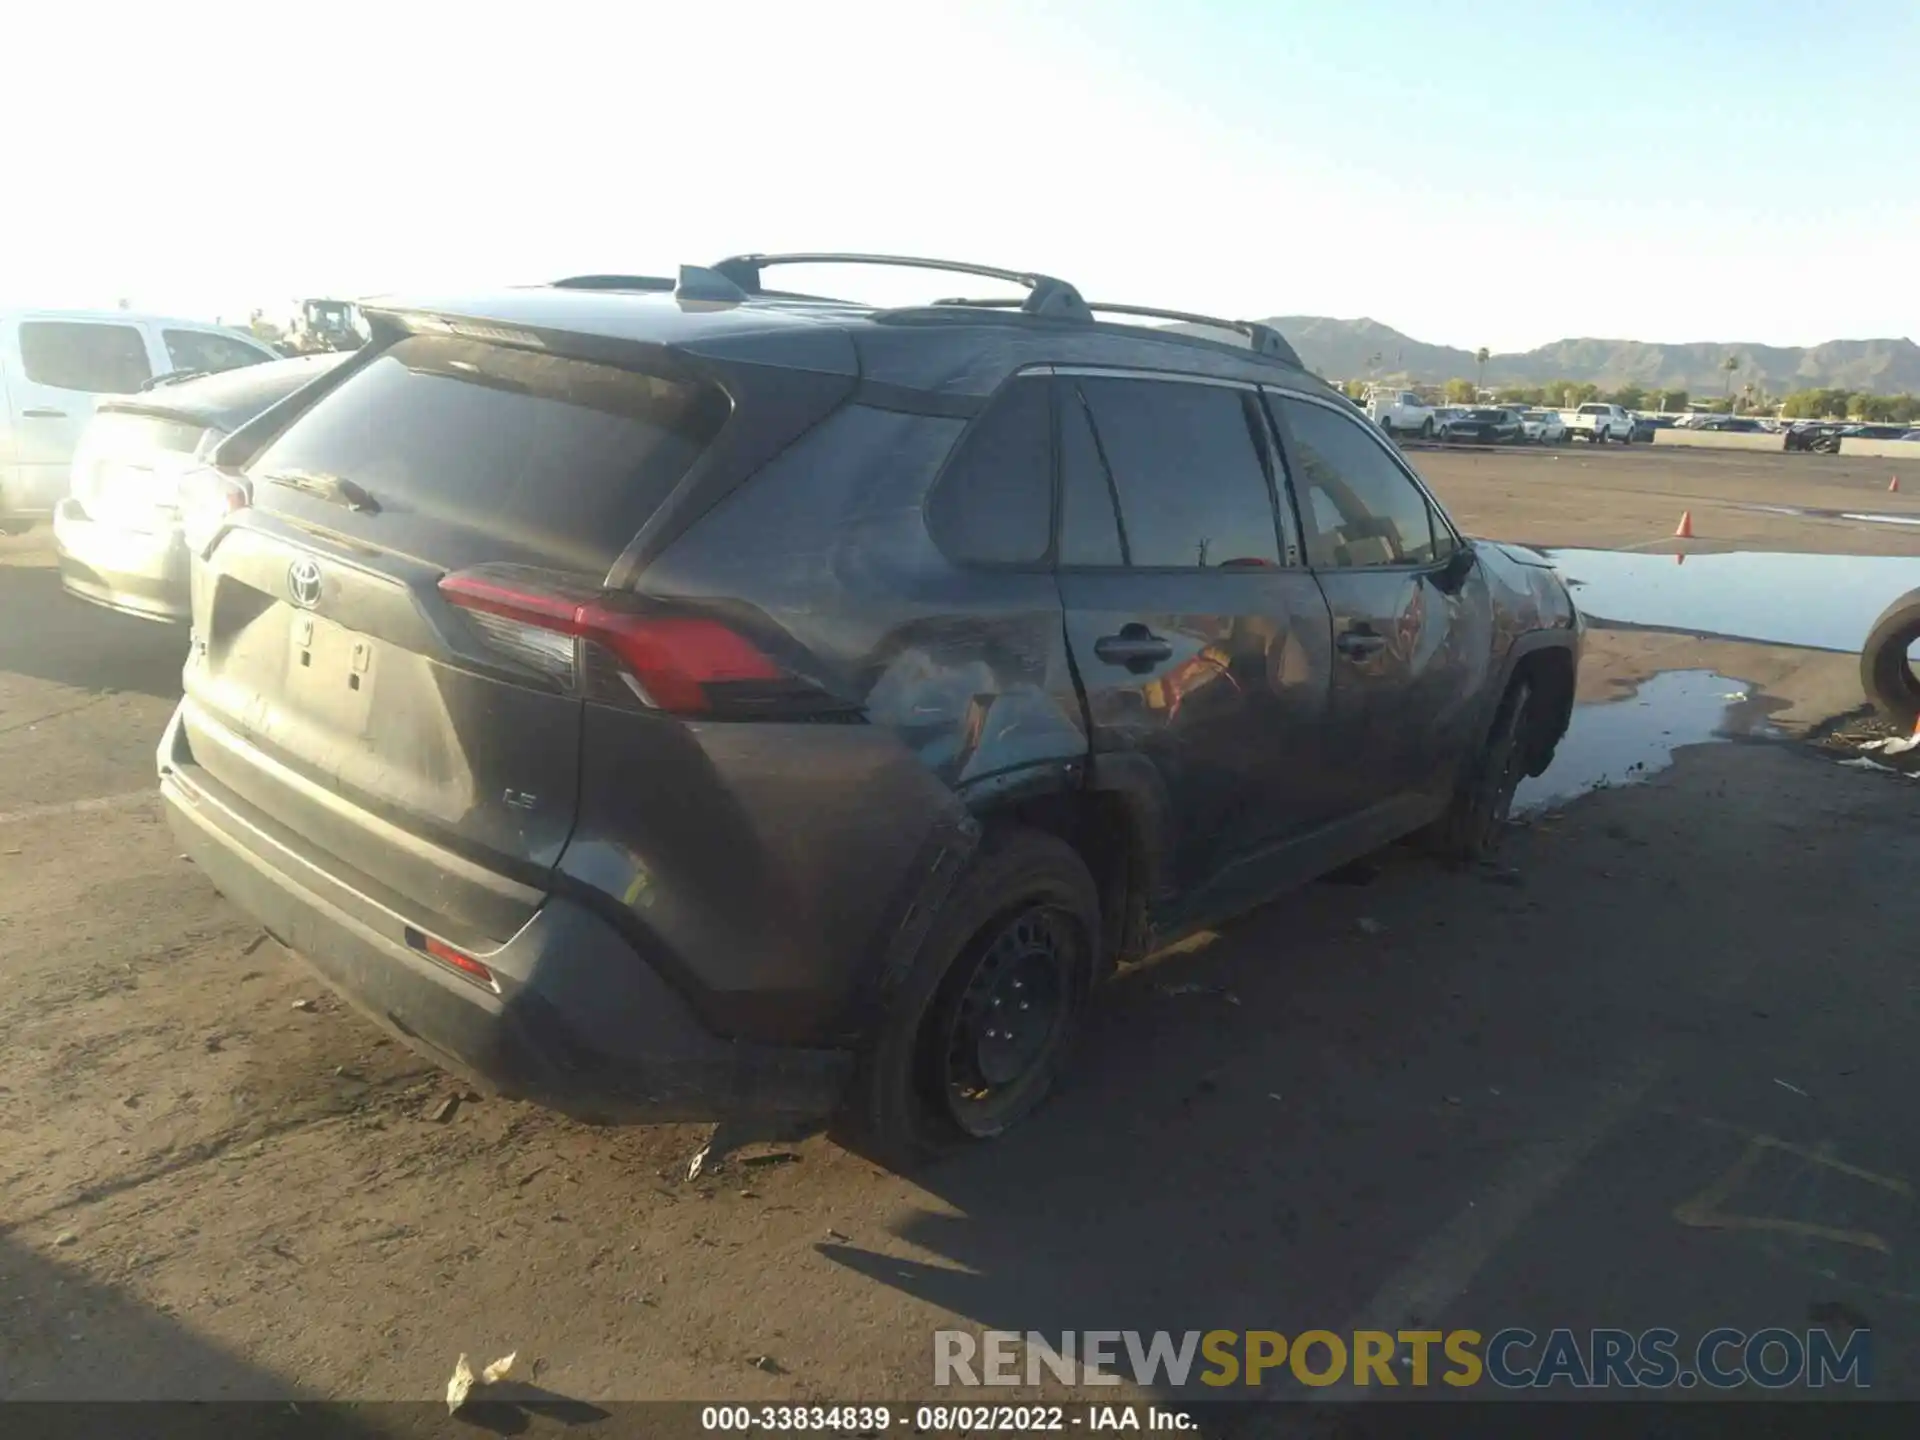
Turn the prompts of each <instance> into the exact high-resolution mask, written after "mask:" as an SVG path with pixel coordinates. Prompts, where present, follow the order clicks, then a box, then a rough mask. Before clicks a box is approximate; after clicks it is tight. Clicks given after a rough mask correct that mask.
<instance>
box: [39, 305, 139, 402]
mask: <svg viewBox="0 0 1920 1440" xmlns="http://www.w3.org/2000/svg"><path fill="white" fill-rule="evenodd" d="M20 368H21V369H22V370H23V371H24V372H25V374H26V377H27V379H29V380H31V381H33V382H34V383H35V384H36V385H50V386H52V387H53V388H54V389H56V390H80V391H85V392H86V393H88V394H92V395H131V394H132V393H133V392H134V391H136V390H138V389H139V388H140V387H141V386H142V385H144V384H146V383H147V381H149V380H151V379H152V378H153V367H152V365H151V364H149V363H148V360H147V339H146V336H144V335H142V334H141V333H140V330H139V328H138V327H137V326H133V325H114V324H109V323H100V322H94V321H76V320H23V321H21V322H20Z"/></svg>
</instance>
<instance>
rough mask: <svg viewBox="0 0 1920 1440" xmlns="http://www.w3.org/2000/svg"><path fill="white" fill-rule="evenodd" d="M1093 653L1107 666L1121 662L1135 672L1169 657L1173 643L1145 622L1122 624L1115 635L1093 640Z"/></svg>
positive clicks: (1150, 667) (1149, 667)
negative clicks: (1156, 633)
mask: <svg viewBox="0 0 1920 1440" xmlns="http://www.w3.org/2000/svg"><path fill="white" fill-rule="evenodd" d="M1093 653H1094V654H1096V655H1098V656H1099V657H1100V658H1101V659H1102V660H1104V661H1106V662H1107V663H1108V664H1109V665H1124V666H1126V667H1127V669H1129V670H1133V671H1136V672H1138V671H1142V670H1149V669H1152V668H1153V666H1155V665H1157V664H1159V663H1160V662H1161V661H1162V660H1170V659H1172V658H1173V643H1172V642H1171V641H1168V640H1162V639H1161V638H1160V637H1159V636H1158V635H1155V634H1154V633H1153V632H1152V631H1151V630H1149V629H1147V627H1146V626H1144V625H1122V626H1121V627H1120V633H1119V634H1118V635H1102V636H1101V637H1100V638H1099V639H1098V640H1096V641H1094V642H1093Z"/></svg>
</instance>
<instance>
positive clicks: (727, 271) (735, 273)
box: [710, 251, 1093, 320]
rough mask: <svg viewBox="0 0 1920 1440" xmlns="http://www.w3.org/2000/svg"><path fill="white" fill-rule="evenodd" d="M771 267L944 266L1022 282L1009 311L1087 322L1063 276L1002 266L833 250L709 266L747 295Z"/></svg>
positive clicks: (738, 257) (1085, 309)
mask: <svg viewBox="0 0 1920 1440" xmlns="http://www.w3.org/2000/svg"><path fill="white" fill-rule="evenodd" d="M775 265H888V266H893V267H895V268H898V269H902V270H944V271H948V272H950V273H952V274H956V275H980V276H984V277H985V278H987V279H989V280H1005V281H1007V282H1008V283H1009V284H1013V285H1024V286H1026V288H1027V296H1026V298H1025V299H1024V300H1014V301H1009V302H1007V303H1006V307H1005V308H1008V309H1016V310H1020V311H1023V312H1024V313H1026V314H1028V315H1045V316H1050V317H1053V318H1056V319H1066V320H1091V319H1092V318H1093V316H1092V314H1091V313H1090V312H1089V310H1088V307H1087V302H1086V301H1084V300H1082V299H1081V298H1080V292H1079V291H1078V290H1076V289H1074V288H1073V286H1071V285H1069V284H1068V283H1067V282H1066V281H1064V280H1056V279H1055V278H1054V277H1053V276H1051V275H1041V274H1037V273H1035V272H1031V271H1024V270H1002V269H1000V268H999V267H998V266H994V265H973V264H969V263H967V262H966V261H963V260H929V259H924V258H921V257H919V256H913V255H863V254H856V253H839V252H835V251H817V252H804V253H796V254H790V255H733V256H729V257H728V258H727V259H725V260H721V261H719V262H717V263H716V264H714V265H713V266H711V267H710V268H711V269H712V270H714V271H715V272H716V273H718V274H720V275H724V276H725V277H726V278H727V279H729V280H731V281H732V282H733V283H734V284H735V285H738V286H739V287H740V288H741V289H742V290H745V291H747V292H748V293H749V294H759V293H763V292H762V291H761V286H760V272H761V271H762V270H765V269H768V268H770V267H772V266H775Z"/></svg>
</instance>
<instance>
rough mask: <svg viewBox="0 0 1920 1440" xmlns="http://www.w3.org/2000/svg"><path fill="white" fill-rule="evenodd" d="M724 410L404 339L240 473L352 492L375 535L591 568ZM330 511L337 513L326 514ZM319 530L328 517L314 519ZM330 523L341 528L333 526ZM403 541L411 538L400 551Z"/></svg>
mask: <svg viewBox="0 0 1920 1440" xmlns="http://www.w3.org/2000/svg"><path fill="white" fill-rule="evenodd" d="M728 409H729V402H728V400H727V398H726V396H725V395H724V394H722V393H721V392H720V391H719V390H717V389H714V388H712V387H709V386H699V385H688V384H682V383H680V382H677V381H673V380H666V379H662V378H660V377H657V376H653V375H646V374H642V373H640V372H638V371H633V370H624V369H618V368H616V367H614V366H610V365H602V364H597V363H594V362H591V361H586V360H575V359H571V358H568V357H566V356H560V355H551V354H547V353H544V352H542V351H536V350H520V349H509V348H506V347H504V346H498V345H490V344H487V343H484V342H482V341H477V340H467V339H461V338H456V337H452V336H438V335H435V336H413V337H409V338H408V339H405V340H402V341H400V342H399V343H398V344H396V345H394V346H393V347H392V348H391V349H389V350H387V351H386V352H385V353H383V354H381V355H380V356H378V357H377V358H375V359H374V360H372V361H370V362H369V363H368V364H367V366H366V368H365V369H363V370H360V371H359V372H357V373H356V374H354V375H351V376H349V377H348V378H347V379H346V380H345V381H343V382H342V383H341V384H340V385H339V387H338V388H336V389H335V390H334V391H333V392H332V393H331V394H329V395H327V396H325V397H324V398H323V399H321V400H320V401H319V403H318V404H316V405H315V406H314V407H313V409H311V410H310V411H308V412H307V413H306V414H305V415H303V416H302V417H301V418H300V419H299V420H297V421H296V422H295V423H294V424H293V425H292V426H291V427H290V428H289V429H288V430H287V431H286V433H285V434H283V435H281V436H280V437H279V438H277V439H276V440H275V441H274V442H273V443H272V444H270V445H269V446H268V447H267V448H266V449H265V450H263V451H261V453H260V454H259V455H258V456H257V457H256V458H255V459H254V462H253V463H252V464H251V465H250V466H249V467H248V470H249V473H250V474H252V475H253V476H254V477H255V478H256V479H257V480H267V479H270V477H272V476H273V475H275V474H292V475H304V476H319V477H338V478H341V479H347V480H351V481H353V482H354V483H355V484H357V485H359V486H361V487H363V488H364V489H366V490H367V491H368V492H369V493H371V495H372V496H373V498H374V499H375V500H376V501H377V502H378V503H379V506H380V512H379V513H376V514H373V515H371V516H361V517H356V519H357V520H360V521H363V522H364V523H365V526H366V528H368V529H370V530H377V529H379V528H380V526H381V523H382V522H383V521H394V522H400V523H404V524H405V525H406V528H407V529H408V530H409V531H411V532H412V534H411V535H410V536H409V539H412V540H413V541H414V543H416V544H417V543H420V542H423V541H424V542H426V543H425V546H424V547H423V548H425V549H428V550H432V549H434V548H435V547H433V546H432V543H431V542H432V536H431V534H430V533H422V532H421V531H420V530H419V529H417V528H416V527H417V526H421V525H424V527H425V529H426V530H427V531H432V530H434V529H438V530H441V531H443V532H444V531H461V532H465V535H466V538H467V540H468V542H469V543H467V544H464V545H461V546H460V547H459V549H460V550H461V551H463V552H466V553H471V552H472V551H473V550H474V549H475V548H476V547H475V545H474V544H473V543H472V542H474V541H478V542H480V543H479V547H478V548H481V549H484V548H485V545H486V544H487V542H489V541H493V542H497V544H498V549H499V551H500V552H501V554H502V555H503V556H504V555H505V554H506V553H508V552H510V551H535V552H539V553H541V554H543V555H544V556H546V557H548V558H549V559H550V560H552V561H554V562H557V563H561V564H565V565H568V566H570V567H573V568H578V569H582V570H588V571H605V570H606V569H608V568H610V567H611V566H612V564H613V561H614V560H615V559H616V558H618V556H619V555H620V552H621V551H623V550H624V549H626V547H627V545H628V543H629V542H631V541H632V539H633V537H634V536H635V535H637V534H638V533H639V531H640V528H641V526H642V525H644V524H645V523H646V521H647V519H648V518H649V517H650V516H651V515H652V514H653V512H654V511H655V509H657V508H658V507H659V505H660V504H661V502H662V501H663V500H665V499H666V497H667V495H668V494H669V493H671V491H672V490H673V487H674V486H675V485H676V484H677V483H678V482H679V481H680V479H681V478H682V477H683V476H684V475H685V474H686V473H687V471H688V470H689V469H690V468H691V467H692V465H693V463H694V461H695V460H697V459H698V458H699V456H700V454H701V452H702V451H703V450H704V449H705V447H706V446H707V444H708V443H709V442H710V441H711V440H712V439H713V437H714V435H715V434H716V433H717V432H718V430H719V428H720V426H721V424H722V423H723V422H724V421H725V419H726V416H727V412H728ZM333 508H338V507H333ZM330 518H332V517H330ZM342 523H344V517H343V519H342ZM416 537H417V538H416ZM391 538H392V539H393V540H394V541H396V542H397V541H398V540H399V538H400V537H398V536H397V535H396V536H393V537H391Z"/></svg>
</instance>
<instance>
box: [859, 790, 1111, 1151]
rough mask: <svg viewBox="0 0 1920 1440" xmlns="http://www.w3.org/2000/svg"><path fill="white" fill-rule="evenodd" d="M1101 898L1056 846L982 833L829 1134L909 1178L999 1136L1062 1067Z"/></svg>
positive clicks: (1089, 975)
mask: <svg viewBox="0 0 1920 1440" xmlns="http://www.w3.org/2000/svg"><path fill="white" fill-rule="evenodd" d="M1101 913H1102V911H1101V901H1100V892H1099V889H1098V888H1097V887H1096V886H1095V885H1094V883H1093V877H1092V876H1091V875H1090V874H1089V873H1088V872H1087V867H1086V864H1085V862H1084V861H1082V860H1081V858H1080V856H1079V854H1078V853H1077V852H1076V851H1075V850H1074V849H1073V847H1072V846H1071V845H1068V844H1067V843H1066V842H1065V841H1064V840H1061V839H1060V838H1059V837H1057V836H1054V835H1049V834H1045V833H1043V832H1040V831H1035V830H1027V829H1024V828H1017V827H1010V828H1006V829H996V830H990V831H989V832H988V834H987V836H986V837H985V839H983V840H982V842H981V846H980V850H979V853H978V854H976V855H975V856H974V858H973V861H972V863H971V864H970V865H969V866H968V868H967V870H966V871H965V873H964V874H963V875H962V876H961V877H960V879H959V880H958V881H957V882H956V883H955V885H954V888H953V891H952V893H951V894H950V895H948V896H947V898H946V900H945V901H944V903H941V904H940V905H939V907H938V909H937V911H936V912H935V914H934V918H933V920H932V922H931V924H930V925H929V927H928V930H927V933H926V935H925V936H924V937H923V938H922V939H921V941H920V944H919V946H918V948H917V950H916V951H915V953H914V954H913V956H912V957H911V958H910V960H909V961H908V962H907V963H906V964H905V966H904V968H903V969H902V971H901V973H899V974H898V975H896V976H892V977H889V978H888V979H887V980H886V981H885V987H884V992H883V996H882V999H883V1010H882V1014H881V1018H880V1021H879V1024H878V1027H877V1029H876V1031H875V1033H874V1034H873V1036H872V1038H871V1040H870V1042H869V1043H868V1044H867V1046H866V1047H865V1049H864V1051H863V1053H862V1055H861V1057H860V1072H859V1074H858V1076H857V1077H856V1080H855V1083H854V1086H853V1088H852V1090H851V1091H850V1092H849V1094H848V1096H847V1100H846V1104H845V1105H844V1106H843V1107H842V1110H841V1113H840V1115H839V1116H838V1117H837V1118H836V1121H835V1125H834V1130H835V1134H836V1135H837V1136H838V1138H840V1139H841V1140H842V1141H843V1142H844V1143H845V1144H847V1145H848V1146H849V1147H851V1148H852V1149H855V1150H858V1151H860V1152H861V1153H863V1154H866V1155H868V1156H870V1157H871V1158H873V1159H875V1160H877V1161H879V1162H880V1163H881V1164H883V1165H888V1166H892V1167H894V1168H899V1169H907V1168H911V1167H912V1166H914V1165H916V1164H918V1163H920V1162H922V1161H926V1160H931V1159H935V1158H938V1157H939V1156H941V1155H944V1154H946V1153H948V1152H950V1151H953V1150H955V1149H958V1148H961V1147H964V1146H967V1145H972V1144H977V1143H979V1142H980V1141H983V1140H988V1139H991V1138H992V1137H994V1136H996V1135H999V1134H1002V1133H1004V1132H1005V1131H1006V1130H1008V1129H1010V1128H1011V1127H1012V1126H1013V1125H1015V1124H1016V1123H1018V1122H1019V1121H1020V1120H1022V1119H1024V1118H1025V1117H1026V1116H1027V1115H1029V1114H1031V1113H1032V1112H1033V1111H1034V1110H1035V1109H1036V1108H1038V1107H1039V1105H1040V1104H1041V1102H1043V1101H1044V1100H1045V1099H1046V1098H1047V1096H1048V1095H1049V1094H1051V1093H1052V1091H1053V1087H1054V1083H1055V1081H1056V1080H1057V1079H1058V1077H1059V1075H1060V1072H1061V1071H1062V1070H1063V1069H1064V1068H1065V1066H1066V1062H1067V1057H1068V1054H1069V1052H1070V1050H1071V1047H1072V1040H1073V1035H1074V1032H1075V1030H1076V1029H1077V1027H1078V1022H1079V1018H1080V1014H1081V1011H1082V1009H1083V1008H1084V1006H1085V1004H1086V998H1087V992H1088V990H1089V989H1090V987H1091V985H1092V982H1093V978H1094V975H1095V973H1096V970H1097V968H1098V967H1097V957H1098V956H1099V955H1100V953H1101V948H1100V947H1101V939H1100V917H1101Z"/></svg>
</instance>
